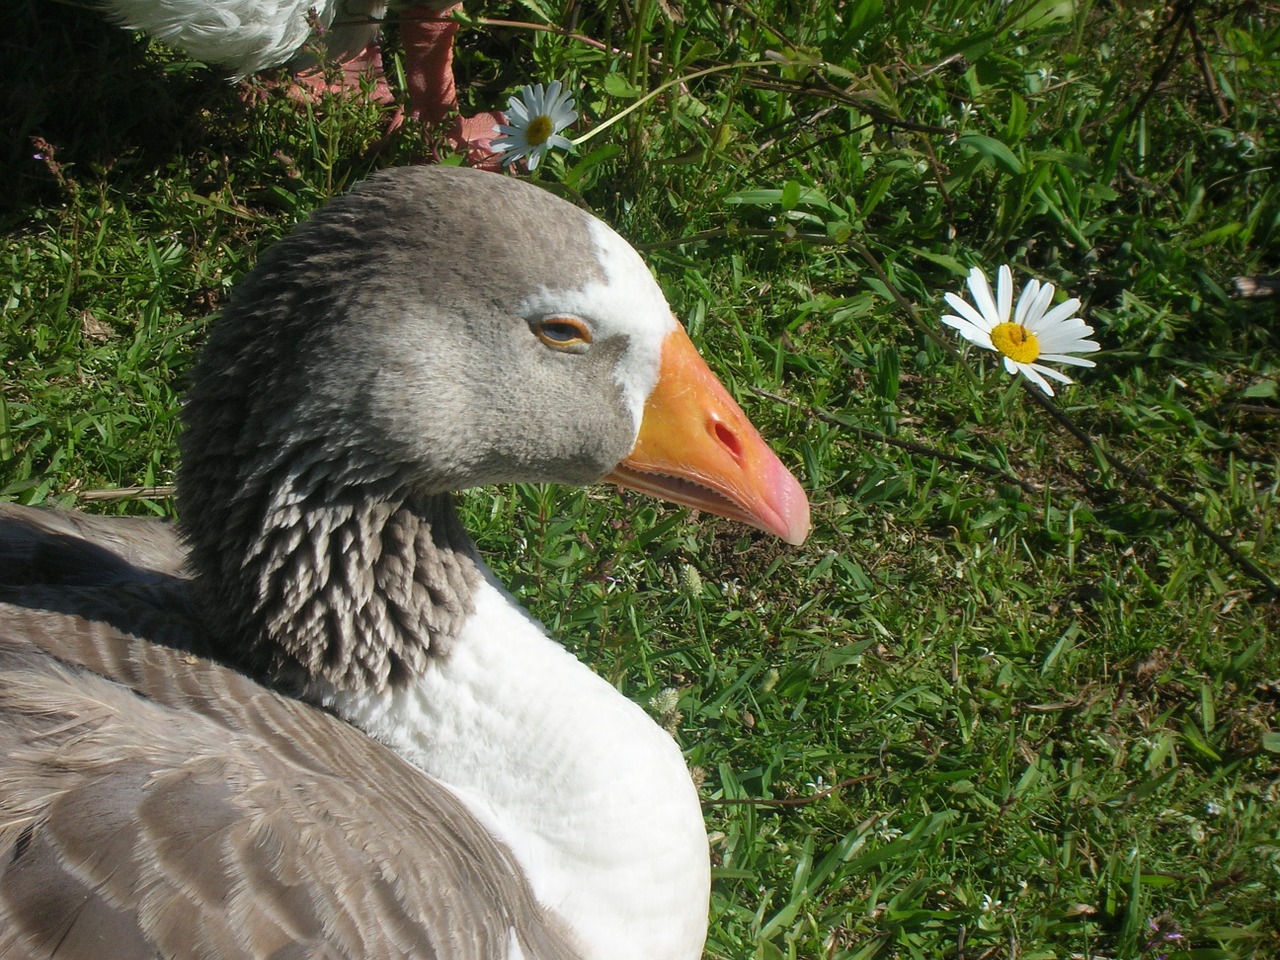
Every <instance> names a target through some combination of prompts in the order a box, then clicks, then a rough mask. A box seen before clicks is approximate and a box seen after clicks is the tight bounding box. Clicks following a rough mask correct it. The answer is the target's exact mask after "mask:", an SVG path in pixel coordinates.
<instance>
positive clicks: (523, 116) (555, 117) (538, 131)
mask: <svg viewBox="0 0 1280 960" xmlns="http://www.w3.org/2000/svg"><path fill="white" fill-rule="evenodd" d="M507 118H508V120H509V121H510V122H509V123H501V124H498V125H497V126H496V127H495V128H494V129H495V131H496V132H497V133H498V134H500V136H499V137H498V138H497V139H495V140H494V141H493V149H494V150H495V152H497V153H499V154H501V156H502V161H503V162H504V163H507V164H514V163H515V162H516V161H518V160H521V159H523V160H524V161H525V163H526V165H527V166H528V168H529V169H530V170H536V169H537V168H538V164H539V163H540V162H541V161H542V157H543V156H544V155H545V154H547V153H549V152H550V151H551V150H553V149H561V150H568V149H571V148H572V147H573V142H572V141H571V140H570V139H569V138H568V137H564V136H560V131H561V130H563V129H564V128H565V127H567V126H568V125H569V124H571V123H573V122H574V121H575V120H577V119H578V112H577V111H576V110H575V109H574V108H573V97H572V96H571V95H570V94H569V92H568V91H567V90H565V88H564V86H563V85H562V84H561V83H560V81H559V80H553V81H552V82H551V83H550V85H549V86H546V87H544V86H543V85H542V84H541V83H536V84H526V85H525V86H523V87H521V88H520V92H519V93H518V94H516V95H515V96H514V97H512V98H511V99H510V100H509V101H508V110H507Z"/></svg>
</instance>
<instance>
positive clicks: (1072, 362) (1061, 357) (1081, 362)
mask: <svg viewBox="0 0 1280 960" xmlns="http://www.w3.org/2000/svg"><path fill="white" fill-rule="evenodd" d="M1040 359H1041V360H1049V361H1052V362H1053V363H1065V364H1066V365H1067V366H1069V367H1096V366H1097V364H1096V363H1094V362H1093V361H1092V360H1086V359H1085V358H1084V357H1073V356H1071V354H1069V353H1042V354H1040Z"/></svg>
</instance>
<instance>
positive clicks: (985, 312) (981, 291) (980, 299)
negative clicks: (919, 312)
mask: <svg viewBox="0 0 1280 960" xmlns="http://www.w3.org/2000/svg"><path fill="white" fill-rule="evenodd" d="M969 292H970V293H972V294H973V301H974V303H976V304H977V305H978V311H979V312H980V313H981V314H982V316H983V317H984V318H985V319H986V321H987V327H988V329H990V328H991V327H994V326H995V325H996V324H998V323H1000V313H999V311H998V310H996V301H995V299H994V298H993V297H992V296H991V284H989V283H987V275H986V274H985V273H983V272H982V271H981V270H979V269H978V268H977V267H974V268H973V269H972V270H970V271H969ZM948 302H950V301H948ZM952 306H955V304H952Z"/></svg>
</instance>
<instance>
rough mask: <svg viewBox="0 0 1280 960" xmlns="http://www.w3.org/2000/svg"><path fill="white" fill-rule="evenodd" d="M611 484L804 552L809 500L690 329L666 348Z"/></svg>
mask: <svg viewBox="0 0 1280 960" xmlns="http://www.w3.org/2000/svg"><path fill="white" fill-rule="evenodd" d="M605 479H606V480H610V481H612V482H613V483H616V484H618V486H620V487H629V488H631V489H632V490H639V491H640V492H641V493H648V494H651V495H653V496H655V497H661V498H663V499H664V500H672V501H674V502H676V503H679V504H683V505H684V506H686V507H693V508H695V509H697V510H706V511H708V512H709V513H716V514H719V515H720V516H722V517H728V518H729V519H731V520H741V521H742V522H743V523H749V524H751V525H752V526H753V527H759V528H760V529H761V530H767V531H768V532H769V533H774V534H777V535H778V536H779V537H781V538H782V539H783V540H785V541H787V543H794V544H799V543H803V542H804V538H805V537H806V536H807V535H808V533H809V500H808V498H807V497H806V496H805V494H804V490H803V489H801V487H800V484H799V483H798V482H797V481H796V478H795V477H793V476H792V475H791V473H790V471H788V470H787V468H786V467H784V466H783V465H782V461H781V460H779V459H778V458H777V456H775V455H774V452H773V451H772V450H770V449H769V446H768V444H766V443H765V442H764V439H763V438H762V437H761V436H760V434H759V433H757V432H756V428H755V427H753V426H752V425H751V421H750V420H748V419H747V415H746V414H745V413H743V412H742V408H741V407H739V406H738V404H737V403H736V402H734V399H733V398H732V397H731V396H729V391H727V390H725V388H724V386H723V385H722V384H721V383H720V381H719V380H717V379H716V375H715V374H714V373H712V372H711V370H710V369H709V368H708V367H707V365H706V363H705V362H703V359H702V357H700V356H698V351H697V348H696V347H694V345H693V341H691V340H690V339H689V335H688V334H687V333H685V332H684V327H682V326H678V325H677V327H676V329H675V330H673V331H672V332H671V333H669V334H668V335H667V339H666V340H665V341H664V342H663V344H662V368H661V370H659V372H658V384H657V386H655V387H654V388H653V393H652V394H650V396H649V400H648V402H647V403H646V404H645V408H644V418H643V419H642V420H641V422H640V435H639V437H638V438H637V439H636V445H635V447H634V448H633V449H632V451H631V453H630V454H629V455H628V456H627V458H626V459H625V460H623V461H622V462H621V463H620V464H618V465H617V466H616V467H615V468H614V470H613V472H612V473H610V474H609V475H608V476H607V477H605Z"/></svg>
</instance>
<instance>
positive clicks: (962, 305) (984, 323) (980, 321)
mask: <svg viewBox="0 0 1280 960" xmlns="http://www.w3.org/2000/svg"><path fill="white" fill-rule="evenodd" d="M943 296H944V298H945V299H946V301H947V303H949V304H950V305H951V309H953V310H954V311H955V312H956V313H958V314H960V316H962V317H964V318H965V319H966V320H968V321H969V322H970V323H972V324H973V325H974V326H975V327H977V328H978V329H979V330H986V331H988V332H990V330H991V328H992V327H993V326H994V324H993V323H990V322H989V321H988V320H987V318H986V317H984V316H983V315H982V314H981V313H979V312H978V311H977V310H975V309H973V307H972V306H971V305H970V304H968V303H967V302H965V301H964V300H961V299H960V298H959V297H957V296H956V295H955V294H954V293H947V294H943Z"/></svg>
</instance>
